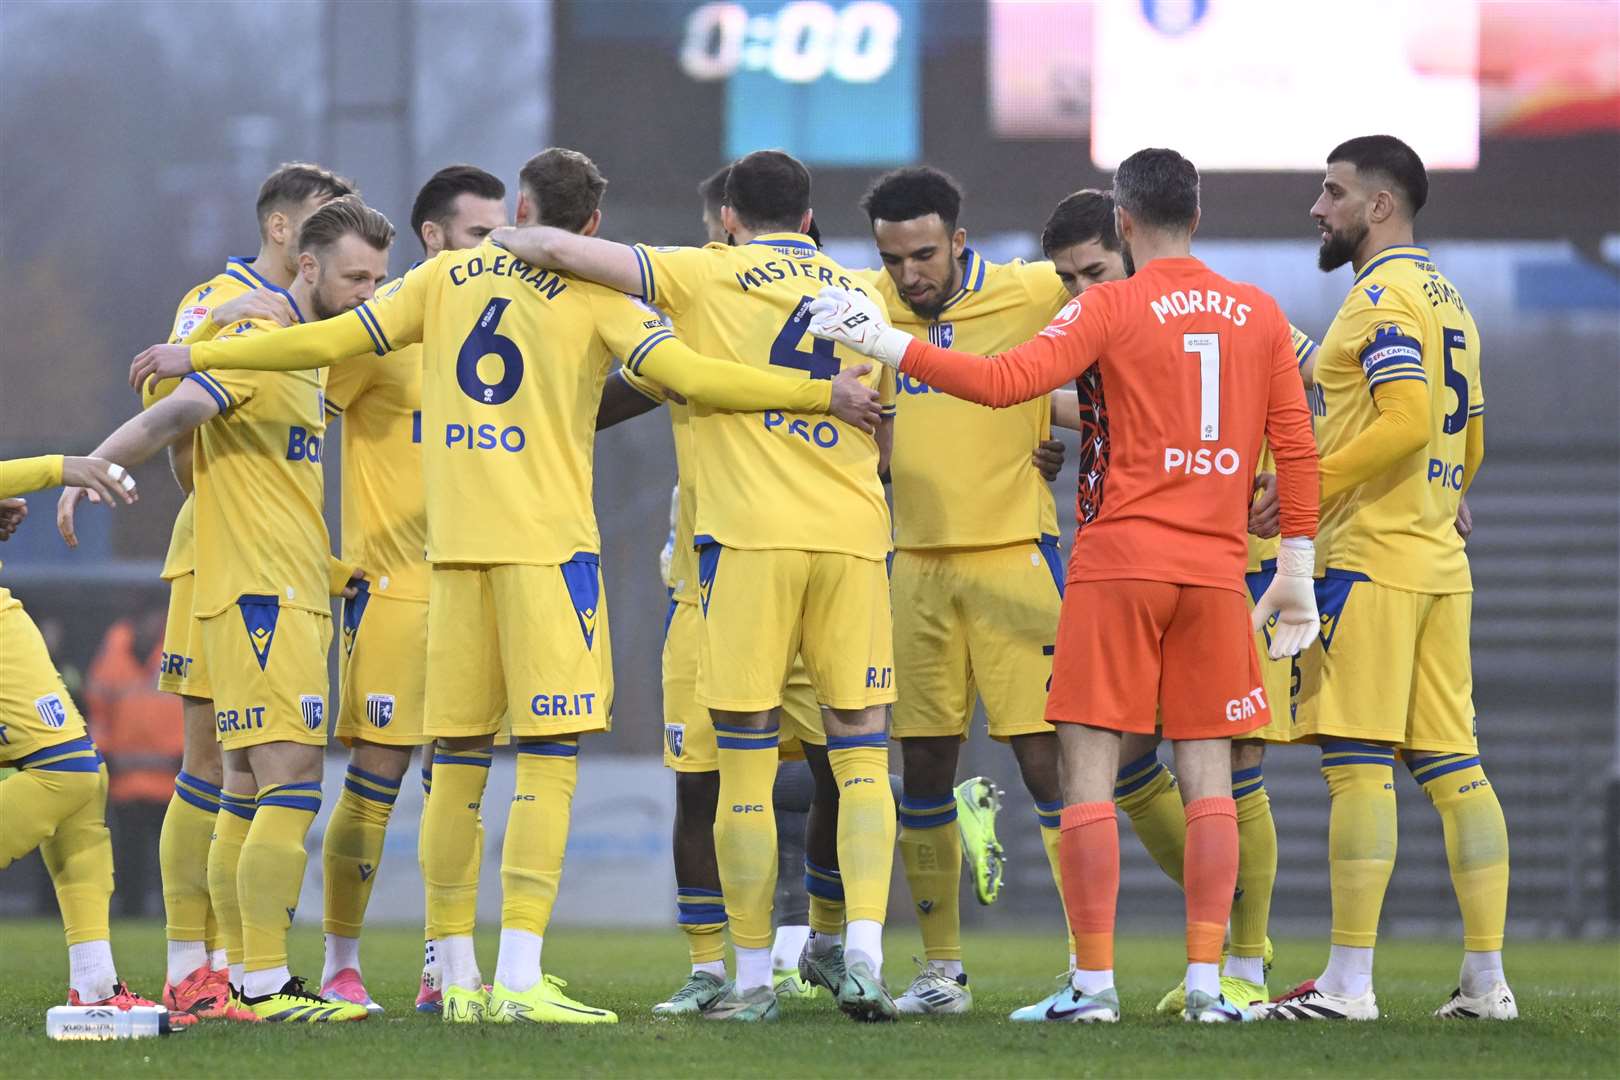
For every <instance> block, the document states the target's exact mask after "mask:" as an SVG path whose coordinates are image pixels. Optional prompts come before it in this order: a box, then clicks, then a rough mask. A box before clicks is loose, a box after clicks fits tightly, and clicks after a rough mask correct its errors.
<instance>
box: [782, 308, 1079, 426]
mask: <svg viewBox="0 0 1620 1080" xmlns="http://www.w3.org/2000/svg"><path fill="white" fill-rule="evenodd" d="M810 310H811V312H812V314H813V315H814V317H813V318H812V319H811V322H810V332H811V333H812V334H815V335H816V336H817V337H823V338H828V339H830V340H832V341H836V342H840V343H842V344H845V345H848V346H849V347H850V348H852V349H854V350H856V351H857V352H860V353H862V354H864V355H866V356H870V357H872V358H873V359H874V360H878V361H880V362H881V363H884V364H886V365H888V366H889V367H893V368H896V369H898V370H900V371H903V372H905V373H906V374H907V375H910V376H912V377H913V378H915V379H920V380H921V381H922V382H925V383H927V384H928V385H929V386H931V387H933V388H934V389H935V390H943V391H944V392H946V393H947V394H951V395H952V396H954V397H959V398H962V399H963V400H966V401H976V402H978V403H979V404H981V405H989V406H991V407H992V408H1007V407H1008V406H1011V405H1018V404H1021V403H1022V402H1025V401H1030V400H1033V399H1034V398H1037V397H1040V396H1041V395H1042V394H1046V393H1049V392H1050V391H1053V390H1056V389H1057V388H1058V387H1060V386H1062V385H1063V384H1065V383H1067V382H1072V381H1073V380H1074V379H1075V377H1076V376H1078V375H1079V374H1080V373H1081V372H1082V371H1084V370H1085V369H1086V368H1088V367H1090V366H1091V364H1092V363H1093V362H1094V361H1095V360H1096V359H1097V355H1098V353H1100V352H1101V351H1102V343H1103V341H1104V340H1105V339H1106V335H1107V322H1108V320H1107V305H1106V304H1105V303H1100V302H1095V301H1094V302H1088V303H1087V304H1086V305H1085V306H1084V307H1081V305H1080V301H1079V300H1078V299H1077V300H1074V301H1072V302H1071V305H1070V306H1069V307H1067V308H1065V309H1064V311H1063V312H1061V313H1060V314H1059V317H1058V319H1057V320H1054V322H1053V324H1052V325H1051V326H1048V327H1047V328H1046V329H1045V330H1042V331H1041V332H1040V334H1038V335H1037V336H1035V337H1033V338H1031V339H1030V340H1028V341H1026V342H1024V343H1023V344H1022V345H1015V346H1013V347H1012V348H1011V349H1008V350H1006V351H1005V352H1002V353H999V354H997V355H995V356H992V357H982V356H977V355H975V354H973V353H963V352H956V351H954V350H951V349H942V348H939V347H938V346H936V345H930V344H928V343H927V342H925V341H919V340H918V339H916V338H914V337H912V336H911V335H910V334H908V333H906V332H905V331H904V330H896V329H895V328H894V327H891V326H889V325H888V322H887V321H886V320H885V319H884V318H883V314H882V312H881V311H880V310H879V308H878V307H877V305H876V304H874V303H873V302H872V301H871V300H870V299H869V298H868V297H866V296H863V295H862V294H860V293H858V292H847V291H845V290H843V289H836V288H830V287H829V288H825V289H822V290H821V295H820V296H819V297H818V298H817V299H816V302H815V303H814V304H812V305H811V308H810ZM1071 312H1072V314H1071Z"/></svg>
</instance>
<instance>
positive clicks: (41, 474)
mask: <svg viewBox="0 0 1620 1080" xmlns="http://www.w3.org/2000/svg"><path fill="white" fill-rule="evenodd" d="M61 482H62V455H61V454H46V455H44V456H42V457H33V458H14V459H12V460H11V461H0V499H10V498H13V497H15V496H18V495H27V494H28V493H29V492H31V491H40V490H42V489H44V488H48V487H55V486H56V485H58V484H60V483H61ZM17 606H18V601H17V600H16V599H15V598H14V597H13V596H12V595H11V590H10V589H8V588H6V587H5V586H4V585H0V611H4V610H5V609H6V608H10V607H17Z"/></svg>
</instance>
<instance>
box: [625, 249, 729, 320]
mask: <svg viewBox="0 0 1620 1080" xmlns="http://www.w3.org/2000/svg"><path fill="white" fill-rule="evenodd" d="M724 246H725V245H716V244H709V245H706V246H704V247H700V248H695V247H648V246H647V245H646V244H637V245H636V246H635V247H634V248H632V249H631V250H633V251H634V252H635V253H636V263H637V265H638V266H639V267H640V269H641V299H643V300H645V301H647V303H649V304H654V305H656V306H657V307H659V308H660V309H662V310H664V311H667V312H669V313H670V314H671V315H679V314H680V313H681V312H682V311H685V310H686V309H687V308H689V307H690V306H691V304H692V301H693V299H694V298H696V297H697V296H698V294H699V293H701V292H702V291H703V288H704V286H705V285H707V284H708V283H709V282H710V281H711V280H712V279H713V278H715V277H716V276H717V275H718V274H719V273H720V272H721V269H722V267H721V264H720V259H719V258H718V257H717V253H716V251H715V250H714V249H715V248H716V247H721V248H723V247H724Z"/></svg>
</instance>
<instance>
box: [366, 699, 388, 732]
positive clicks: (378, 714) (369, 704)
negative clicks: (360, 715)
mask: <svg viewBox="0 0 1620 1080" xmlns="http://www.w3.org/2000/svg"><path fill="white" fill-rule="evenodd" d="M366 720H367V722H368V723H370V724H371V726H372V727H375V728H385V727H387V726H388V725H389V724H392V723H393V722H394V695H393V694H367V695H366Z"/></svg>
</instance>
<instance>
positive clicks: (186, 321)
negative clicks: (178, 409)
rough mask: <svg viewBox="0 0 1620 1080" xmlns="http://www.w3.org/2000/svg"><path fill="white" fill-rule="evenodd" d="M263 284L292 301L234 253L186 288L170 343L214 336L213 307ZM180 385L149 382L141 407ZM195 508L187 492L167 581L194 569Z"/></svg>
mask: <svg viewBox="0 0 1620 1080" xmlns="http://www.w3.org/2000/svg"><path fill="white" fill-rule="evenodd" d="M260 287H263V288H266V289H274V290H276V291H277V292H279V293H281V294H282V295H283V296H286V297H287V300H288V302H289V303H291V302H292V297H291V296H290V295H289V294H288V293H287V291H286V290H285V289H282V288H280V287H279V286H276V285H272V284H270V282H268V281H266V280H265V279H264V278H263V277H261V276H260V275H259V273H258V271H256V270H254V269H253V267H252V266H250V265H248V260H247V259H239V258H235V257H232V258H229V259H226V260H225V269H223V270H221V271H220V272H219V273H217V274H215V275H214V276H213V277H211V278H209V279H208V280H207V281H204V282H201V283H199V284H198V285H196V286H194V287H192V288H190V289H187V290H186V293H185V295H184V296H182V297H181V298H180V303H179V304H177V305H176V306H175V310H174V328H173V329H172V330H171V331H170V333H169V343H170V344H171V345H194V344H196V343H197V342H200V341H209V340H211V339H212V338H214V337H215V336H216V335H217V334H218V333H219V330H220V328H219V326H218V325H217V324H216V323H215V322H214V320H213V312H214V308H216V307H218V306H219V305H220V304H223V303H225V302H226V301H227V300H234V299H236V298H237V297H238V296H241V295H242V294H243V293H247V292H251V291H252V290H254V289H256V288H260ZM297 307H298V305H297V304H293V308H294V309H295V310H296V308H297ZM179 385H180V380H179V379H164V380H162V381H160V382H149V383H148V384H147V385H146V386H145V387H143V388H142V389H141V408H143V409H150V408H151V407H152V406H153V405H154V404H156V403H157V402H159V401H161V400H163V399H164V398H166V397H168V396H169V395H170V394H171V393H173V392H174V388H175V387H176V386H179ZM194 512H195V508H194V507H193V505H192V496H190V495H189V494H188V495H187V496H186V498H185V501H184V502H182V503H181V504H180V512H179V513H177V514H175V516H174V528H173V529H171V530H170V532H169V550H168V552H167V553H166V554H165V555H164V556H163V571H162V574H161V577H162V578H163V579H164V580H165V581H169V580H172V579H174V578H177V577H181V576H182V575H185V574H189V573H191V571H192V569H193V568H194V566H195V564H196V548H195V534H194V531H193V518H194Z"/></svg>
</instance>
